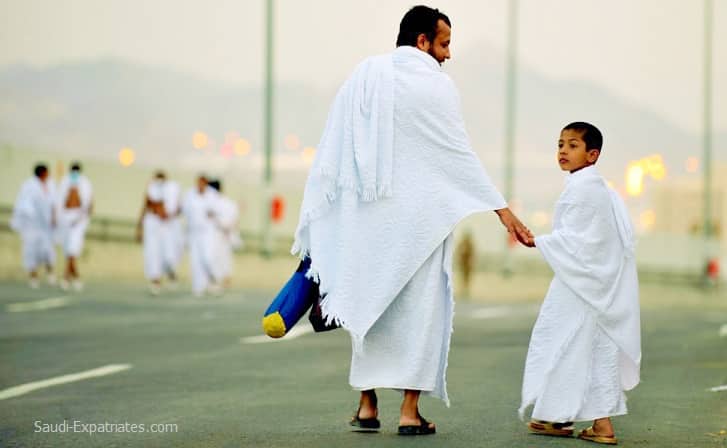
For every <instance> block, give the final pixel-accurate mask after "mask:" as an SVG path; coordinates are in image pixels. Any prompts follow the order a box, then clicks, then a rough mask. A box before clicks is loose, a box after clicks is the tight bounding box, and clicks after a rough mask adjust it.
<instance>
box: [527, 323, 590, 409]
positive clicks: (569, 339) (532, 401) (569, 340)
mask: <svg viewBox="0 0 727 448" xmlns="http://www.w3.org/2000/svg"><path fill="white" fill-rule="evenodd" d="M585 323H586V315H585V314H584V315H583V317H582V318H581V321H580V322H579V323H578V325H577V326H576V327H575V328H574V329H573V331H571V333H570V334H569V335H568V337H567V338H566V339H565V341H564V342H563V344H561V346H560V347H558V351H556V353H555V355H554V356H553V358H552V361H551V363H550V365H549V366H548V369H547V370H546V371H545V372H544V373H543V382H542V384H541V387H540V390H538V391H536V392H535V393H533V394H532V395H531V396H529V397H523V400H522V403H521V404H520V408H519V409H518V411H517V413H518V416H519V417H520V420H523V421H524V420H525V411H526V410H527V408H529V407H530V406H532V405H534V404H535V402H536V401H537V400H538V398H540V396H541V395H542V394H543V389H544V388H545V384H546V383H547V381H548V378H549V377H550V375H551V373H553V370H554V369H555V366H556V365H557V364H558V362H559V361H560V359H562V358H563V356H564V355H565V353H566V352H567V351H568V347H570V345H571V343H572V342H573V340H574V339H575V336H576V334H578V332H579V331H581V328H583V325H585ZM589 375H590V372H589Z"/></svg>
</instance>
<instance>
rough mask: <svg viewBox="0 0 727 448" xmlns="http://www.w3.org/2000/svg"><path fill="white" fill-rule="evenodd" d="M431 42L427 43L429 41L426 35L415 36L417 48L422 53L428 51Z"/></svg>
mask: <svg viewBox="0 0 727 448" xmlns="http://www.w3.org/2000/svg"><path fill="white" fill-rule="evenodd" d="M431 45H432V44H431V42H429V39H427V35H426V34H424V33H421V34H419V36H417V48H418V49H420V50H422V51H429V47H430V46H431Z"/></svg>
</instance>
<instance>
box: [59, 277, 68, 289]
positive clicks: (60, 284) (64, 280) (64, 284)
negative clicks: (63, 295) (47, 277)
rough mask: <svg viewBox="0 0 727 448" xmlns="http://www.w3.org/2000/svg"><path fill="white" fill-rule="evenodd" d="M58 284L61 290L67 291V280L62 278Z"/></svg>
mask: <svg viewBox="0 0 727 448" xmlns="http://www.w3.org/2000/svg"><path fill="white" fill-rule="evenodd" d="M58 285H59V286H60V288H61V291H68V288H69V287H70V285H69V284H68V280H67V279H65V278H62V279H61V281H60V282H59V283H58Z"/></svg>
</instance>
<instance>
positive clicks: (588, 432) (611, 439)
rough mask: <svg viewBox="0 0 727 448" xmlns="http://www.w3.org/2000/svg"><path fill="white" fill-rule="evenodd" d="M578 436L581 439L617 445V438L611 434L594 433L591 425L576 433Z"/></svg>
mask: <svg viewBox="0 0 727 448" xmlns="http://www.w3.org/2000/svg"><path fill="white" fill-rule="evenodd" d="M578 438H579V439H582V440H588V441H589V442H595V443H602V444H604V445H618V439H616V437H615V436H614V435H613V434H611V435H602V434H596V433H595V432H594V431H593V426H590V427H588V428H586V429H584V430H583V431H581V432H580V433H579V434H578Z"/></svg>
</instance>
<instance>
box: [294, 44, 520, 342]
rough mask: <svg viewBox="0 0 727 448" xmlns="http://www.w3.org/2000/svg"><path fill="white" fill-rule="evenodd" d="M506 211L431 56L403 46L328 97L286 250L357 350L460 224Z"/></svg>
mask: <svg viewBox="0 0 727 448" xmlns="http://www.w3.org/2000/svg"><path fill="white" fill-rule="evenodd" d="M390 105H392V106H390ZM390 107H391V112H390V111H389V108H390ZM390 114H391V115H390ZM389 116H392V117H393V118H392V119H389V118H388V117H389ZM389 141H391V142H392V146H391V147H390V146H389ZM389 154H390V155H389ZM389 173H391V174H390V175H389ZM389 179H390V180H389ZM374 187H375V194H374ZM504 207H506V203H505V200H504V198H503V197H502V195H501V194H500V193H499V192H498V191H497V189H496V188H495V186H494V185H493V184H492V182H491V180H490V178H489V176H488V175H487V173H486V172H485V170H484V168H483V167H482V165H481V163H480V161H479V159H478V158H477V156H476V155H475V154H474V152H473V151H472V149H471V147H470V143H469V138H468V136H467V133H466V131H465V127H464V122H463V119H462V115H461V112H460V104H459V96H458V93H457V90H456V88H455V86H454V84H453V82H452V80H451V79H450V78H449V76H447V75H446V74H445V73H444V72H443V71H442V70H441V68H440V66H439V64H438V63H437V62H436V61H435V60H434V59H433V58H432V57H431V56H429V55H428V54H426V53H424V52H422V51H419V50H418V49H415V48H412V47H399V48H397V49H396V50H395V51H394V52H392V53H391V54H387V55H384V56H377V57H374V58H371V59H368V60H366V61H364V62H363V63H362V64H360V65H359V67H358V68H357V69H356V71H355V72H354V74H353V75H352V76H351V78H349V79H348V80H347V81H346V83H345V84H344V86H343V87H342V88H341V91H339V93H338V95H337V96H336V99H335V101H334V105H333V107H332V111H331V113H330V115H329V117H328V123H327V125H326V130H325V132H324V134H323V138H322V139H321V144H320V145H319V151H318V154H317V156H316V160H315V162H314V164H313V167H312V168H311V172H310V174H309V177H308V181H307V183H306V187H305V194H304V198H303V204H302V206H301V212H300V220H299V223H298V227H297V230H296V233H295V242H294V245H293V249H292V252H293V253H294V254H298V255H299V256H301V257H303V256H306V255H310V257H311V259H312V264H311V270H310V272H309V275H310V276H312V277H314V278H316V279H318V280H319V282H320V289H321V293H322V294H325V295H326V296H325V299H324V300H323V302H322V311H323V313H324V315H325V316H327V317H328V318H329V319H331V320H335V321H337V322H339V323H340V324H341V325H342V326H343V327H344V328H345V329H346V330H348V331H349V332H350V333H351V335H352V338H353V340H354V347H355V349H356V347H360V345H359V344H357V342H361V341H362V339H363V337H364V336H365V335H366V333H367V332H368V330H369V329H370V328H371V326H372V325H373V324H374V323H375V322H376V321H377V319H378V318H379V317H380V316H381V315H382V313H383V312H384V311H385V310H386V309H387V307H388V306H389V305H390V304H391V303H392V301H393V300H394V299H395V298H396V297H397V294H399V292H400V291H401V290H402V288H403V287H404V286H405V285H406V284H407V282H408V281H409V280H410V279H411V278H412V276H413V275H414V274H415V273H416V272H417V270H418V269H419V267H421V266H422V264H423V263H424V262H425V260H427V259H428V258H429V257H430V256H431V255H432V254H433V253H434V251H435V250H436V249H437V248H438V247H439V246H440V245H442V243H443V242H444V240H445V238H446V237H447V236H448V235H449V234H450V233H451V232H452V230H453V229H454V227H455V226H456V224H457V223H458V222H459V221H460V220H462V219H463V218H465V217H466V216H468V215H470V214H472V213H475V212H478V211H490V210H495V209H501V208H504Z"/></svg>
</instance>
